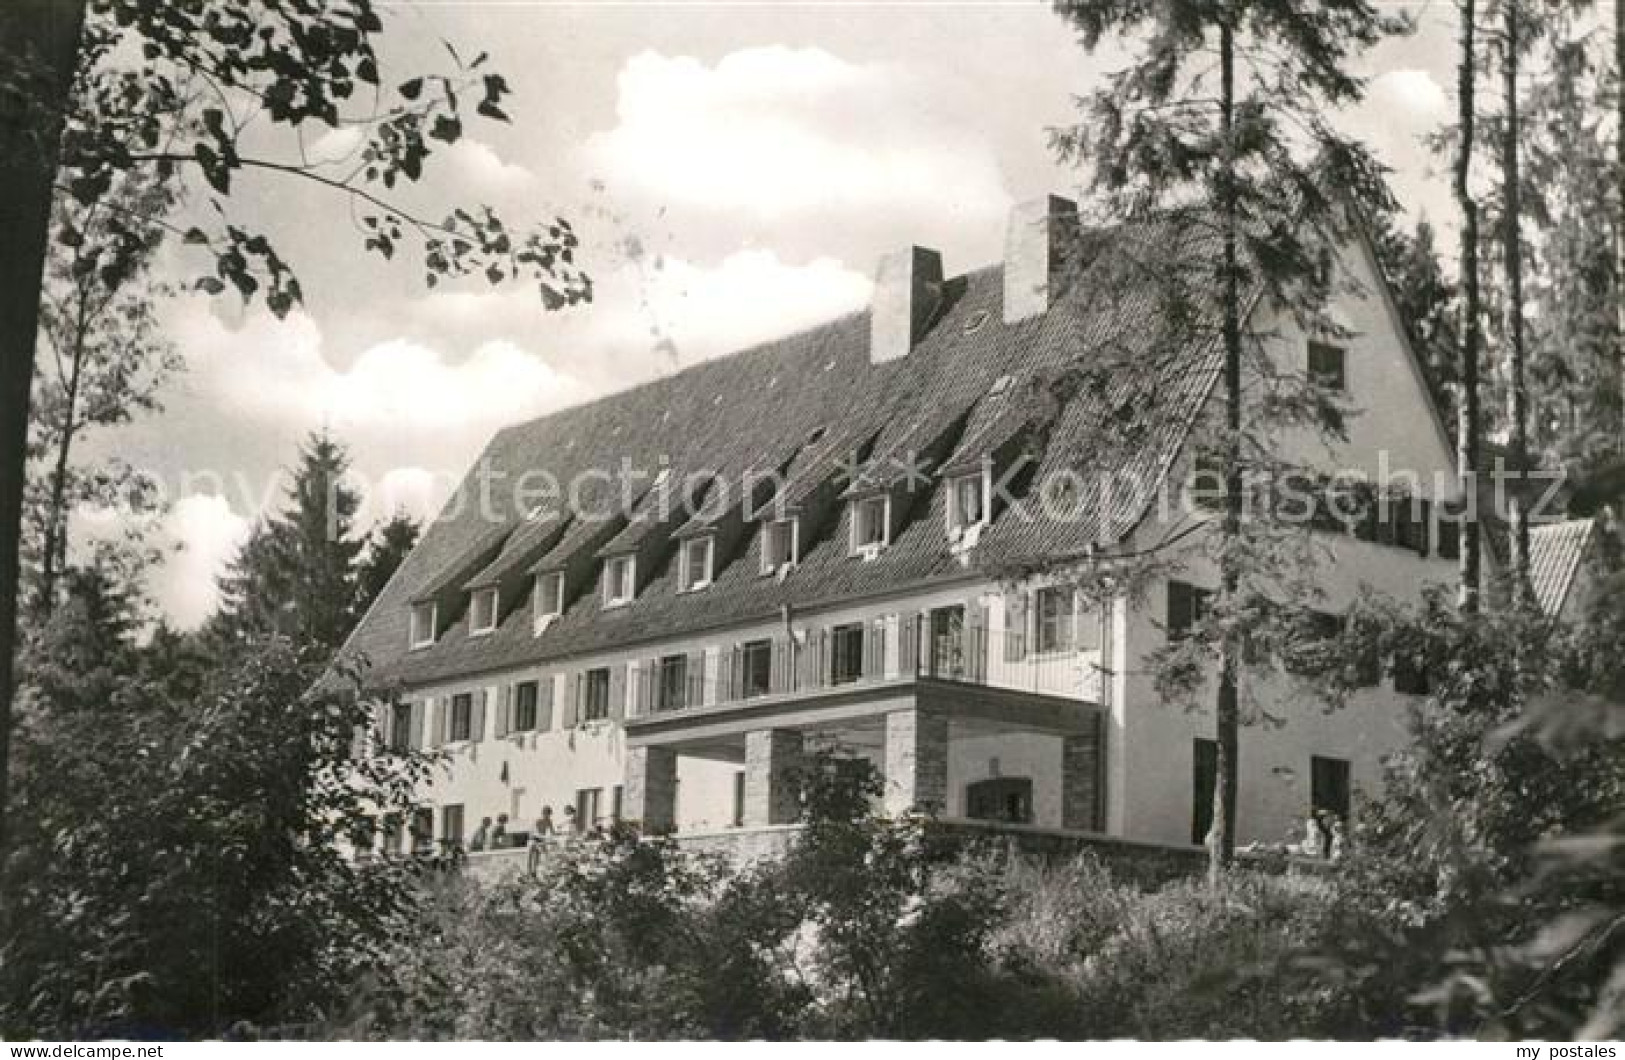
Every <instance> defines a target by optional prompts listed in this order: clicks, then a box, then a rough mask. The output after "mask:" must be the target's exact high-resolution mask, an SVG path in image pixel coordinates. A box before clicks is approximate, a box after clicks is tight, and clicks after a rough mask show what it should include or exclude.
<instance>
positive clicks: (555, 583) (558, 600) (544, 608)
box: [533, 571, 564, 618]
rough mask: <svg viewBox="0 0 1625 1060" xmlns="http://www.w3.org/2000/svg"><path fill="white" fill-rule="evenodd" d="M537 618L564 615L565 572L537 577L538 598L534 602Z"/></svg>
mask: <svg viewBox="0 0 1625 1060" xmlns="http://www.w3.org/2000/svg"><path fill="white" fill-rule="evenodd" d="M533 606H534V608H535V617H536V618H557V617H558V616H559V615H562V614H563V613H564V572H563V571H555V572H554V573H552V574H538V575H537V576H536V597H535V599H534V601H533Z"/></svg>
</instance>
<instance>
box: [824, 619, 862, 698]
mask: <svg viewBox="0 0 1625 1060" xmlns="http://www.w3.org/2000/svg"><path fill="white" fill-rule="evenodd" d="M829 633H830V637H829V639H830V672H829V683H830V684H832V685H845V684H851V683H852V682H853V681H856V680H858V679H859V678H861V677H862V676H863V626H862V624H861V623H856V622H854V623H852V624H851V625H846V626H836V627H835V628H834V629H832V630H830V631H829Z"/></svg>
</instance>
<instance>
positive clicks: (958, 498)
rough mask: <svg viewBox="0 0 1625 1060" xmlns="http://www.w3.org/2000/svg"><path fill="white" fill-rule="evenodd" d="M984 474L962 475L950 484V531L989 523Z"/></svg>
mask: <svg viewBox="0 0 1625 1060" xmlns="http://www.w3.org/2000/svg"><path fill="white" fill-rule="evenodd" d="M984 485H985V484H984V482H983V481H982V473H981V472H977V473H975V474H972V475H961V476H959V477H958V478H956V479H954V480H953V482H951V483H950V484H949V490H948V530H949V531H950V532H952V531H955V530H967V529H969V528H970V527H973V526H976V525H977V524H979V523H984V522H986V521H987V494H986V492H985V489H984Z"/></svg>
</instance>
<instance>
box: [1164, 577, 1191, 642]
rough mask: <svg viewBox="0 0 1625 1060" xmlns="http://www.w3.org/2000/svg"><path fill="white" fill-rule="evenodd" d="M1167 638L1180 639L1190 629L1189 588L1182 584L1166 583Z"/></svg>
mask: <svg viewBox="0 0 1625 1060" xmlns="http://www.w3.org/2000/svg"><path fill="white" fill-rule="evenodd" d="M1167 625H1168V636H1169V637H1170V638H1173V637H1182V636H1184V635H1185V633H1186V632H1187V631H1188V630H1189V629H1190V628H1191V587H1190V586H1189V585H1186V584H1185V583H1184V582H1176V581H1170V582H1169V583H1168V615H1167Z"/></svg>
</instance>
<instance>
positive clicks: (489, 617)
mask: <svg viewBox="0 0 1625 1060" xmlns="http://www.w3.org/2000/svg"><path fill="white" fill-rule="evenodd" d="M498 602H499V596H498V593H497V590H496V589H495V588H491V589H475V590H474V596H473V599H472V600H471V601H470V603H469V607H468V631H469V632H470V633H475V634H478V633H489V632H491V631H492V630H494V629H496V628H497V612H498V610H499V608H498V606H497V605H498Z"/></svg>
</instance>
